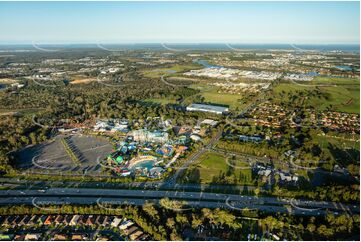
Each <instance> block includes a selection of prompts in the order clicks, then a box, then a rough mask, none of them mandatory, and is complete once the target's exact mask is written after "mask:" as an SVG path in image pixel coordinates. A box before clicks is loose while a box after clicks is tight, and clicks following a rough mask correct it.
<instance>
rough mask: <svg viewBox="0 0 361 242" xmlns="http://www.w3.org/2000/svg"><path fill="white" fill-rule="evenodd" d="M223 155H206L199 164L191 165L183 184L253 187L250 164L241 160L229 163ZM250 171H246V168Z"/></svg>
mask: <svg viewBox="0 0 361 242" xmlns="http://www.w3.org/2000/svg"><path fill="white" fill-rule="evenodd" d="M226 159H227V158H226V157H225V156H223V155H222V154H219V153H215V152H207V153H204V154H203V155H202V156H201V157H199V159H198V160H197V162H196V163H195V164H193V165H191V166H190V167H189V168H188V169H187V171H186V172H185V174H184V175H183V177H182V178H181V182H184V183H204V184H237V185H253V184H254V181H253V179H252V170H251V168H250V167H249V165H248V163H246V162H243V161H241V160H237V159H236V160H234V161H230V160H229V161H228V163H229V164H232V165H229V164H228V163H227V160H226ZM247 167H248V168H249V169H244V168H247Z"/></svg>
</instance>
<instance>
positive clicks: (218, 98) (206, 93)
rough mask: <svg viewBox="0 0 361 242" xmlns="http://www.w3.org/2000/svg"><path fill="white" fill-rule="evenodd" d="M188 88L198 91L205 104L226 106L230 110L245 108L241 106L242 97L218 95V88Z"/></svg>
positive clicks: (192, 86) (195, 86) (202, 86)
mask: <svg viewBox="0 0 361 242" xmlns="http://www.w3.org/2000/svg"><path fill="white" fill-rule="evenodd" d="M190 87H191V88H193V89H197V90H200V94H201V95H202V97H204V101H205V102H210V103H214V104H222V105H228V106H229V108H230V109H231V110H234V109H236V108H237V107H238V108H242V107H244V106H245V105H244V104H242V95H237V94H227V93H218V92H217V91H218V89H219V88H218V87H215V86H210V85H204V84H203V85H201V84H197V85H191V86H190Z"/></svg>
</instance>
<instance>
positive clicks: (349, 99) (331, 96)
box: [274, 77, 360, 113]
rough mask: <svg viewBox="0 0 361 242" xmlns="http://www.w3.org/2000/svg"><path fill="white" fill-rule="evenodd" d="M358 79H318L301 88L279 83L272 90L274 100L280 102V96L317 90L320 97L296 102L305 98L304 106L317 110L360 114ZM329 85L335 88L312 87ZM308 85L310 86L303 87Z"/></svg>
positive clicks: (310, 97)
mask: <svg viewBox="0 0 361 242" xmlns="http://www.w3.org/2000/svg"><path fill="white" fill-rule="evenodd" d="M359 83H360V82H359V80H358V79H352V78H325V77H318V78H315V80H314V81H312V82H307V83H305V82H303V83H302V86H301V85H297V84H294V83H281V84H279V85H278V86H276V87H275V88H274V92H275V94H276V95H275V97H276V100H278V101H280V94H281V92H284V93H285V94H286V95H287V94H288V93H290V92H291V93H293V92H297V91H312V90H316V89H318V90H319V91H320V92H321V93H322V96H320V97H318V96H309V97H304V96H302V97H300V98H299V99H298V100H295V101H296V102H297V101H299V100H301V98H305V99H304V100H305V103H304V104H309V105H311V106H312V107H315V108H316V109H317V110H320V111H322V110H325V109H326V108H330V109H331V110H334V111H339V112H349V113H359V112H360V86H359ZM317 84H320V85H323V84H330V85H336V86H312V85H317ZM304 85H310V86H308V87H307V86H304Z"/></svg>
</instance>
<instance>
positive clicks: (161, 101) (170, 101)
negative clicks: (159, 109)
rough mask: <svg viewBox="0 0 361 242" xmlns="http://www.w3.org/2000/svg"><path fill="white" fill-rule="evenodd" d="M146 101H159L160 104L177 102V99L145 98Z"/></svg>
mask: <svg viewBox="0 0 361 242" xmlns="http://www.w3.org/2000/svg"><path fill="white" fill-rule="evenodd" d="M144 101H146V102H152V103H158V104H161V105H166V104H173V103H176V100H175V99H171V98H148V99H145V100H144Z"/></svg>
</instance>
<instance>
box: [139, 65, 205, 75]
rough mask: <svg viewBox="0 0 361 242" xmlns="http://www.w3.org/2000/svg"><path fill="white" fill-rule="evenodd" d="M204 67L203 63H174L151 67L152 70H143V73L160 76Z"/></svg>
mask: <svg viewBox="0 0 361 242" xmlns="http://www.w3.org/2000/svg"><path fill="white" fill-rule="evenodd" d="M200 68H202V66H201V65H198V64H195V63H194V64H193V63H190V64H184V65H174V66H171V67H166V68H158V69H150V70H143V71H142V74H143V75H144V76H145V77H149V78H160V77H161V76H163V75H164V76H174V75H176V74H179V73H181V72H186V71H189V70H196V69H200Z"/></svg>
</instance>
